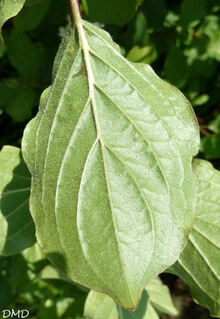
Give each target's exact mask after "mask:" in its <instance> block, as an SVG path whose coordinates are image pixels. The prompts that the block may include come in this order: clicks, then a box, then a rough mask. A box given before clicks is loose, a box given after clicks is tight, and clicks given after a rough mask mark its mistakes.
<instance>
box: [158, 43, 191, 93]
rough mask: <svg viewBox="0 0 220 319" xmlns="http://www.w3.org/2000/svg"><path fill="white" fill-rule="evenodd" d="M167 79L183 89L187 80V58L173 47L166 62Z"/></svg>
mask: <svg viewBox="0 0 220 319" xmlns="http://www.w3.org/2000/svg"><path fill="white" fill-rule="evenodd" d="M164 70H165V75H166V79H167V80H168V81H169V82H171V83H172V84H173V85H176V86H177V87H179V88H181V87H183V86H184V84H185V83H186V80H187V75H188V69H187V63H186V57H185V55H184V54H183V52H182V50H181V49H180V48H176V47H173V48H172V49H171V50H170V51H169V52H168V55H167V57H166V61H165V66H164Z"/></svg>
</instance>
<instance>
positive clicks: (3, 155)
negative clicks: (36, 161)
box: [0, 146, 35, 255]
mask: <svg viewBox="0 0 220 319" xmlns="http://www.w3.org/2000/svg"><path fill="white" fill-rule="evenodd" d="M0 167H1V168H0V176H1V179H0V180H1V183H0V205H1V209H0V225H1V229H2V233H1V239H0V253H1V255H13V254H16V253H18V252H19V251H21V250H23V249H25V248H27V247H30V246H32V245H33V244H34V243H35V227H34V223H33V220H32V218H31V215H30V212H29V207H28V202H29V195H30V182H31V180H30V175H29V172H28V170H27V168H26V166H25V163H24V161H23V159H22V158H21V151H20V149H18V148H16V147H12V146H4V147H3V149H2V151H1V152H0Z"/></svg>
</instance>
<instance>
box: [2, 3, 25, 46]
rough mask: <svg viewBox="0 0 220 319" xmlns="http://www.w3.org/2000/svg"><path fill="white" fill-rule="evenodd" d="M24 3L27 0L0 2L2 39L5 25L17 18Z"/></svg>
mask: <svg viewBox="0 0 220 319" xmlns="http://www.w3.org/2000/svg"><path fill="white" fill-rule="evenodd" d="M24 3H25V0H0V38H1V30H2V26H3V24H4V23H5V22H6V21H7V20H8V19H10V18H12V17H14V16H16V15H17V14H18V12H19V11H20V10H21V9H22V7H23V5H24ZM0 40H1V39H0Z"/></svg>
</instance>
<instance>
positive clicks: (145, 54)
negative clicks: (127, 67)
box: [127, 45, 157, 64]
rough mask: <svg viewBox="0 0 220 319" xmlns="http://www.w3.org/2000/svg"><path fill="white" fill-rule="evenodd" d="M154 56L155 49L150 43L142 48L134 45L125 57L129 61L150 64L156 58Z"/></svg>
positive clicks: (155, 54)
mask: <svg viewBox="0 0 220 319" xmlns="http://www.w3.org/2000/svg"><path fill="white" fill-rule="evenodd" d="M156 58H157V51H156V50H155V48H154V47H153V46H150V45H149V46H146V47H143V48H140V47H138V46H135V47H133V48H132V49H131V50H130V51H129V52H128V54H127V59H128V60H129V61H131V62H144V63H148V64H151V63H152V62H154V61H155V60H156Z"/></svg>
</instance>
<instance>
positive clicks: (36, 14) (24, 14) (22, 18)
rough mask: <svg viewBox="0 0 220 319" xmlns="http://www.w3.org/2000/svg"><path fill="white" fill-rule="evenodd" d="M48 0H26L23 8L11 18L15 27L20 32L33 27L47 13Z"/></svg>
mask: <svg viewBox="0 0 220 319" xmlns="http://www.w3.org/2000/svg"><path fill="white" fill-rule="evenodd" d="M50 1H51V0H41V1H37V2H36V1H35V2H33V1H27V2H26V4H25V6H24V8H23V10H22V11H21V12H20V13H19V15H18V16H17V17H15V18H14V19H13V24H14V27H15V29H16V30H17V31H21V32H22V31H29V30H33V29H35V28H36V27H37V26H38V25H39V24H40V23H41V21H42V20H43V18H44V17H45V15H46V14H47V12H48V10H49V7H50Z"/></svg>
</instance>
